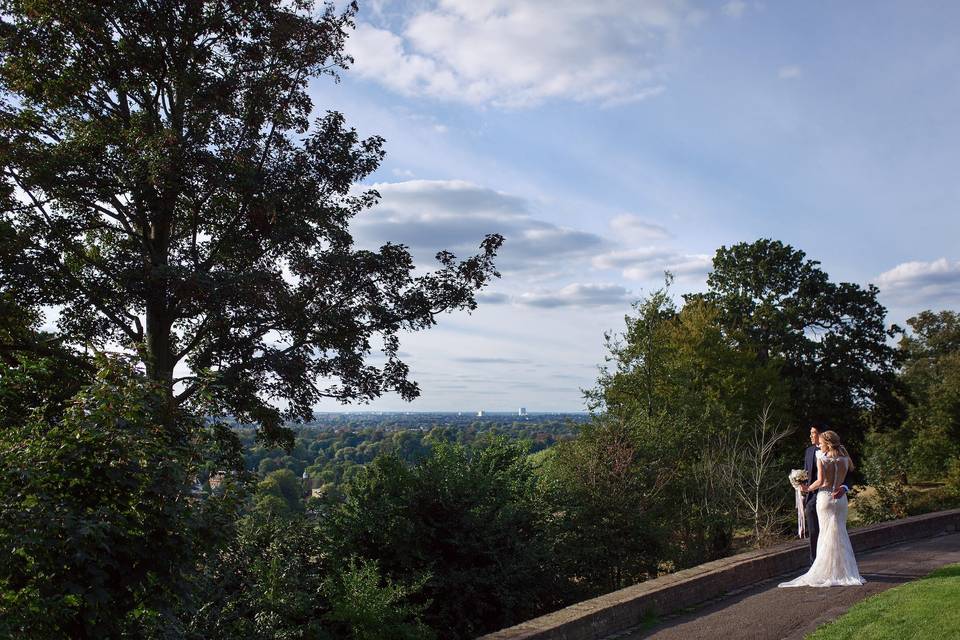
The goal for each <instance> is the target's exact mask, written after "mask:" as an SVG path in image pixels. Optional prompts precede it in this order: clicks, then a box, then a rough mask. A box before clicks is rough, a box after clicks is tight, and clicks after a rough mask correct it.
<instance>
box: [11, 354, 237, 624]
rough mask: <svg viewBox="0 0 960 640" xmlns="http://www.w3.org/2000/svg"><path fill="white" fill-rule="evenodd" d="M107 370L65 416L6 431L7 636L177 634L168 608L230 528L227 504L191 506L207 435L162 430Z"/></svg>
mask: <svg viewBox="0 0 960 640" xmlns="http://www.w3.org/2000/svg"><path fill="white" fill-rule="evenodd" d="M100 365H101V369H100V371H99V373H98V374H97V377H96V380H95V381H94V382H93V383H92V384H91V385H90V386H88V387H87V388H86V389H84V390H83V391H82V392H81V393H80V394H79V395H77V396H76V397H75V398H74V399H73V400H72V401H71V402H70V404H69V406H68V407H67V408H66V410H65V412H64V413H63V414H62V415H61V416H59V417H56V418H50V417H48V416H45V415H44V414H43V413H42V412H40V411H37V412H34V414H33V416H32V417H31V418H30V419H28V420H27V422H26V423H23V424H12V425H8V426H6V428H4V429H3V430H2V431H0V548H2V549H4V553H2V554H0V636H3V637H17V638H52V637H76V638H86V637H117V636H120V635H121V634H124V633H126V634H131V635H133V636H138V637H140V636H145V635H148V634H149V633H150V631H149V630H150V629H158V628H173V627H176V626H177V623H176V621H175V620H172V619H170V615H169V612H170V611H171V606H170V604H171V602H174V601H176V599H177V597H178V594H180V593H181V592H182V591H183V589H184V588H185V587H186V584H187V582H188V579H189V575H190V573H191V572H192V568H193V566H195V563H196V560H197V558H198V556H199V555H200V553H201V552H202V549H203V548H205V547H206V546H207V545H210V544H215V542H216V540H217V539H218V538H219V536H220V533H221V531H223V530H224V529H225V527H224V526H223V525H224V522H228V521H229V520H230V516H229V513H230V512H231V508H230V505H231V504H233V503H232V502H231V498H230V496H229V495H221V496H220V497H217V498H210V499H206V500H203V501H200V500H198V499H194V498H192V497H191V489H192V485H193V477H194V474H195V471H196V469H195V462H196V459H195V457H194V453H195V451H194V450H193V449H192V448H191V446H190V445H188V444H182V443H184V442H187V443H191V442H193V441H194V438H193V436H191V435H190V434H191V433H192V432H199V431H200V430H201V427H200V425H199V423H197V422H195V421H192V420H191V419H189V418H188V417H186V416H182V420H180V422H179V423H178V425H177V426H176V428H173V429H171V428H164V427H161V426H160V424H159V422H158V421H156V420H154V419H153V416H155V415H157V413H156V412H157V396H156V395H155V393H154V391H153V390H152V389H151V388H150V387H149V385H148V384H147V383H146V382H145V381H144V380H143V379H142V378H141V377H140V376H138V374H137V373H136V372H135V371H134V370H132V369H130V368H128V367H126V366H124V365H122V364H120V363H118V362H110V361H107V360H102V361H101V362H100ZM174 431H176V432H177V433H174ZM225 514H226V515H225Z"/></svg>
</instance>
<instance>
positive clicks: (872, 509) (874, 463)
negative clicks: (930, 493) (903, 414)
mask: <svg viewBox="0 0 960 640" xmlns="http://www.w3.org/2000/svg"><path fill="white" fill-rule="evenodd" d="M899 436H900V434H899V433H897V432H892V433H890V432H887V433H884V432H879V431H871V432H869V433H868V434H867V437H866V441H865V442H864V453H863V461H862V464H861V468H862V469H861V470H862V473H863V476H864V479H865V480H866V482H867V485H869V487H870V488H871V489H872V490H873V492H872V495H868V494H865V493H862V492H861V493H859V494H858V495H855V496H854V497H856V507H857V515H858V517H859V519H860V521H861V522H862V523H864V524H872V523H875V522H884V521H887V520H895V519H897V518H902V517H904V516H905V515H907V497H906V491H905V484H906V479H907V473H906V460H905V458H904V455H903V444H902V442H901V441H900V440H898V437H899Z"/></svg>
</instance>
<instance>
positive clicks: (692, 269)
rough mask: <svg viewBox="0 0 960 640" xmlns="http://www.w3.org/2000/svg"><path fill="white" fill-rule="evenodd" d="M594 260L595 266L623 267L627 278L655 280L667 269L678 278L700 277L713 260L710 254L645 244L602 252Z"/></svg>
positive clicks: (622, 272)
mask: <svg viewBox="0 0 960 640" xmlns="http://www.w3.org/2000/svg"><path fill="white" fill-rule="evenodd" d="M592 264H593V266H594V268H596V269H621V275H622V276H623V277H624V278H626V279H628V280H656V279H659V278H660V277H662V276H663V273H664V272H665V271H669V272H670V273H672V274H673V275H674V276H676V277H678V278H684V279H695V278H700V277H703V276H705V275H706V274H707V273H708V272H709V271H710V268H711V266H712V264H713V262H712V258H711V257H710V256H708V255H703V254H685V253H681V252H678V251H674V250H672V249H669V248H666V247H644V248H640V249H627V250H618V251H610V252H607V253H602V254H600V255H597V256H595V257H594V258H593V260H592Z"/></svg>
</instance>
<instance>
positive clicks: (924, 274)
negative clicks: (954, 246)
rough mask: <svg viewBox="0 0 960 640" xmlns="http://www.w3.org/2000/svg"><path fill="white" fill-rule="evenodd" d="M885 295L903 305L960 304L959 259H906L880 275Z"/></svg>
mask: <svg viewBox="0 0 960 640" xmlns="http://www.w3.org/2000/svg"><path fill="white" fill-rule="evenodd" d="M875 284H876V285H877V286H878V287H879V288H880V292H881V294H882V295H883V296H884V297H889V298H890V299H891V300H893V301H895V302H897V303H900V304H915V305H917V304H918V305H924V306H937V305H944V306H945V305H956V304H958V303H960V261H957V262H950V261H949V260H947V259H946V258H940V259H938V260H933V261H931V262H921V261H914V262H904V263H901V264H898V265H897V266H895V267H894V268H893V269H890V270H889V271H884V272H883V273H881V274H880V275H879V276H877V279H876V282H875Z"/></svg>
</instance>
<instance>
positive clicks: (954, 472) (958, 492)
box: [946, 458, 960, 497]
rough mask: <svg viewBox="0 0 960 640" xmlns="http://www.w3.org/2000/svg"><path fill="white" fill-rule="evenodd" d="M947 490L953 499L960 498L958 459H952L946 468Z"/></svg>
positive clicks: (959, 466)
mask: <svg viewBox="0 0 960 640" xmlns="http://www.w3.org/2000/svg"><path fill="white" fill-rule="evenodd" d="M946 480H947V482H946V486H947V490H948V491H950V493H951V494H952V495H953V496H955V497H960V458H954V459H953V460H951V461H950V464H949V465H948V467H947V477H946Z"/></svg>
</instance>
